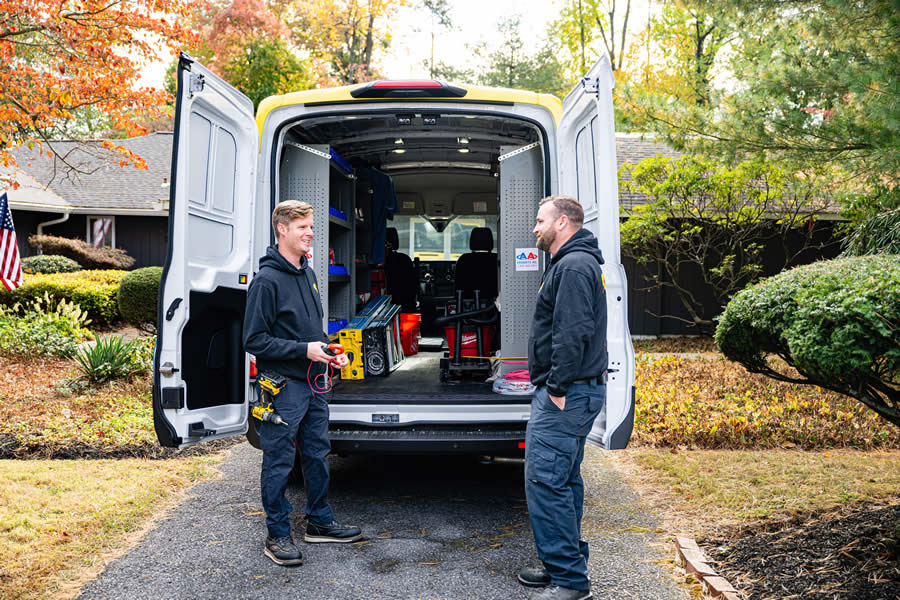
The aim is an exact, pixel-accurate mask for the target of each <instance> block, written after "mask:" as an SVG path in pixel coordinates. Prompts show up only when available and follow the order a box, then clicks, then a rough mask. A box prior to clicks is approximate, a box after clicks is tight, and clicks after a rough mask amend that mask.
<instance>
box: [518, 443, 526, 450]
mask: <svg viewBox="0 0 900 600" xmlns="http://www.w3.org/2000/svg"><path fill="white" fill-rule="evenodd" d="M524 449H525V442H519V450H524Z"/></svg>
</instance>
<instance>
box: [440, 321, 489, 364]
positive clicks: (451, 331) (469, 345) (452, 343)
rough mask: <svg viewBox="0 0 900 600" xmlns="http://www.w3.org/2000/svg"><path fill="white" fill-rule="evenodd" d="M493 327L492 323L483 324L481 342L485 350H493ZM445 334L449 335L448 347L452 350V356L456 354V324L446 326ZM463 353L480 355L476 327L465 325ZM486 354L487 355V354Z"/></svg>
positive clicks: (486, 351) (464, 354)
mask: <svg viewBox="0 0 900 600" xmlns="http://www.w3.org/2000/svg"><path fill="white" fill-rule="evenodd" d="M492 331H493V328H492V327H491V326H490V325H482V326H481V342H482V344H483V348H484V352H485V353H489V352H490V351H491V332H492ZM444 335H445V336H446V337H447V347H448V348H449V350H450V358H453V357H454V356H456V325H446V326H444ZM462 355H463V356H478V338H477V337H476V335H475V328H474V327H465V328H463V332H462ZM484 356H487V354H485V355H484Z"/></svg>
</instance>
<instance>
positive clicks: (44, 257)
mask: <svg viewBox="0 0 900 600" xmlns="http://www.w3.org/2000/svg"><path fill="white" fill-rule="evenodd" d="M22 270H23V271H24V272H25V273H29V274H31V273H74V272H75V271H80V270H81V265H79V264H78V263H77V262H75V261H74V260H72V259H71V258H68V257H66V256H61V255H59V254H38V255H36V256H26V257H25V258H23V259H22Z"/></svg>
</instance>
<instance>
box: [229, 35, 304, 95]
mask: <svg viewBox="0 0 900 600" xmlns="http://www.w3.org/2000/svg"><path fill="white" fill-rule="evenodd" d="M222 74H223V75H224V77H225V79H227V80H228V82H229V83H231V84H232V85H234V86H235V87H236V88H237V89H239V90H240V91H242V92H243V93H244V94H246V95H247V96H248V97H249V98H250V99H251V100H252V101H253V108H254V109H255V108H256V107H258V106H259V103H260V102H261V101H262V100H263V99H264V98H266V97H268V96H273V95H275V94H284V93H287V92H295V91H298V90H305V89H309V88H310V87H311V86H312V81H311V75H310V73H309V72H308V71H307V69H306V65H305V64H304V63H303V61H301V60H300V59H299V58H297V56H296V55H295V54H294V53H293V52H291V51H290V49H288V47H287V44H286V43H285V42H284V41H283V40H278V39H275V40H271V39H263V38H257V39H253V40H250V41H249V42H247V44H246V45H245V46H244V48H243V50H242V53H241V54H238V55H236V56H235V57H234V58H232V59H231V60H230V61H229V62H228V63H226V64H225V65H223V66H222Z"/></svg>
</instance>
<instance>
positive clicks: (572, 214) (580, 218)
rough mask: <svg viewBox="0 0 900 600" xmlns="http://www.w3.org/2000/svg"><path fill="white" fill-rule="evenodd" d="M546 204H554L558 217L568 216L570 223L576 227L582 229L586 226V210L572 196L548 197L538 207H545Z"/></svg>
mask: <svg viewBox="0 0 900 600" xmlns="http://www.w3.org/2000/svg"><path fill="white" fill-rule="evenodd" d="M545 204H553V208H555V209H556V216H557V217H559V216H560V215H566V217H568V218H569V223H571V224H572V225H575V226H576V227H581V226H582V225H584V209H583V208H581V203H580V202H578V200H576V199H575V198H573V197H572V196H565V195H562V194H560V195H558V196H547V197H546V198H544V199H543V200H541V203H540V204H539V205H538V206H543V205H545Z"/></svg>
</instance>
